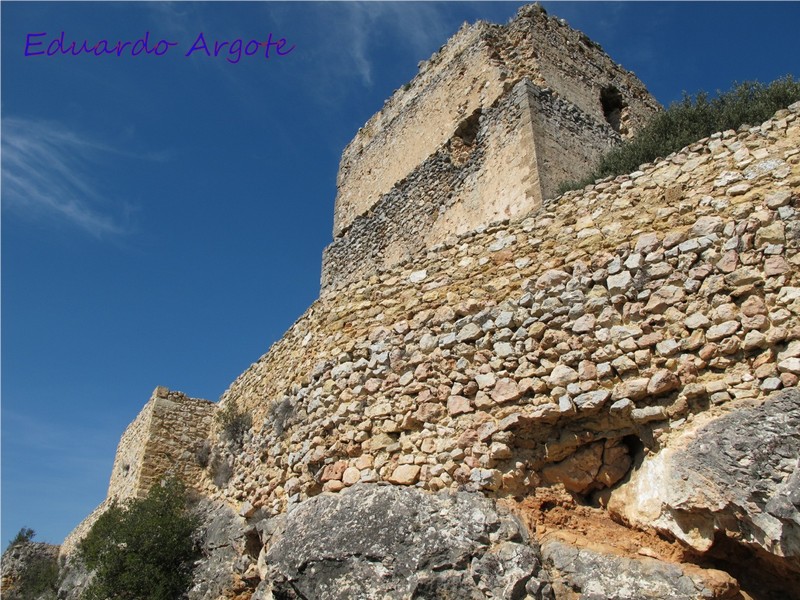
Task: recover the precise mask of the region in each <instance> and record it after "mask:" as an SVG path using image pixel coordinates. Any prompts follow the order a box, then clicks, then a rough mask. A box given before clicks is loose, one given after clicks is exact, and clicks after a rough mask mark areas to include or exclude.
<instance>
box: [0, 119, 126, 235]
mask: <svg viewBox="0 0 800 600" xmlns="http://www.w3.org/2000/svg"><path fill="white" fill-rule="evenodd" d="M2 133H3V135H2V139H3V142H2V188H3V206H4V208H6V209H9V210H13V211H15V212H17V213H19V214H21V215H23V216H25V217H28V218H35V219H41V220H48V221H51V222H54V223H68V224H71V225H73V226H76V227H78V228H80V229H82V230H84V231H85V232H87V233H89V234H91V235H93V236H95V237H97V238H106V237H111V236H119V235H122V234H125V233H128V232H129V228H130V223H129V214H130V212H131V210H132V207H131V206H130V205H129V204H128V203H126V202H123V201H120V200H119V199H114V198H109V197H108V196H107V195H106V194H104V193H103V191H102V186H103V183H104V181H103V179H102V177H99V176H98V175H97V173H98V172H99V171H101V168H100V167H101V163H102V159H103V157H104V156H107V155H108V154H116V153H117V152H116V151H115V150H114V149H113V148H110V147H108V146H106V145H104V144H102V143H99V142H96V141H93V140H91V139H88V138H86V137H84V136H81V135H79V134H77V133H76V132H73V131H70V130H68V129H66V128H64V127H63V126H61V125H59V124H57V123H52V122H46V121H39V120H32V119H24V118H16V117H12V118H5V119H3V122H2Z"/></svg>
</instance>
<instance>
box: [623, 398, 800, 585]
mask: <svg viewBox="0 0 800 600" xmlns="http://www.w3.org/2000/svg"><path fill="white" fill-rule="evenodd" d="M798 457H800V390H798V389H796V388H793V389H787V390H783V391H781V392H778V393H775V394H773V395H772V396H771V397H770V398H769V399H767V400H766V401H765V402H764V403H763V404H760V405H757V406H750V407H746V408H740V409H738V410H734V411H732V412H730V413H728V414H725V415H723V416H721V417H718V418H716V419H713V420H711V421H710V422H707V423H706V424H705V425H704V426H701V427H698V428H695V429H693V430H692V431H687V432H686V433H684V434H682V435H681V436H679V437H678V438H676V439H674V440H672V441H671V442H670V444H669V446H668V447H667V448H665V449H663V450H662V451H660V452H659V453H657V454H654V455H653V456H651V457H648V458H647V459H645V460H644V462H643V464H642V465H641V467H640V468H639V469H638V470H637V471H635V472H634V473H633V475H632V476H631V479H630V481H629V482H628V483H626V484H625V485H623V486H621V487H620V488H619V489H617V490H615V491H614V492H613V493H612V494H611V498H610V500H609V510H610V511H611V512H612V513H615V514H617V515H618V516H619V517H622V518H623V519H624V520H626V521H628V522H630V523H633V524H635V525H638V526H642V527H654V528H656V529H658V530H660V531H662V532H665V533H667V534H669V535H671V536H674V537H675V538H677V539H679V540H681V541H682V542H684V543H685V544H688V545H689V546H691V547H692V548H694V549H695V550H697V551H700V552H706V551H709V550H711V549H712V546H714V544H715V543H719V541H720V540H721V539H722V540H725V543H731V541H734V542H735V543H736V544H743V545H746V546H748V547H750V548H751V549H752V550H753V551H755V552H757V553H759V554H760V555H764V554H766V555H769V557H770V560H771V561H772V563H773V564H778V565H782V566H783V567H785V568H786V569H788V570H789V571H791V572H796V573H800V462H799V459H798ZM720 536H722V537H720Z"/></svg>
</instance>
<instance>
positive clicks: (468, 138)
mask: <svg viewBox="0 0 800 600" xmlns="http://www.w3.org/2000/svg"><path fill="white" fill-rule="evenodd" d="M480 119H481V109H480V108H479V109H477V110H475V112H473V113H472V114H471V115H470V116H468V117H467V118H466V119H464V120H463V121H461V123H459V124H458V127H456V130H455V133H453V137H457V138H459V139H460V140H461V141H462V142H463V143H464V145H466V146H472V144H474V143H475V138H476V137H478V129H479V127H480Z"/></svg>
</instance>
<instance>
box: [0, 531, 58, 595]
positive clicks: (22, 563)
mask: <svg viewBox="0 0 800 600" xmlns="http://www.w3.org/2000/svg"><path fill="white" fill-rule="evenodd" d="M58 550H59V547H58V546H54V545H52V544H45V543H43V542H31V541H28V542H19V543H16V544H12V545H10V546H9V547H8V548H7V549H6V551H5V552H3V557H2V583H0V589H2V597H3V598H6V599H7V600H51V599H54V598H55V586H56V583H57V580H58Z"/></svg>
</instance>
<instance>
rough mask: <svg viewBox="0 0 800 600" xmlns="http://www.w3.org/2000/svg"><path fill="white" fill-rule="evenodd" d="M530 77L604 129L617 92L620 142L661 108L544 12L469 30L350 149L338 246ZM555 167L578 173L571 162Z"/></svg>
mask: <svg viewBox="0 0 800 600" xmlns="http://www.w3.org/2000/svg"><path fill="white" fill-rule="evenodd" d="M526 77H527V78H528V79H530V80H531V81H532V82H533V83H534V84H536V85H538V86H539V87H541V88H550V89H552V90H554V92H555V93H556V94H558V95H560V96H561V97H562V98H564V99H567V100H569V101H570V102H571V103H573V104H575V105H576V106H577V107H578V108H579V109H580V110H581V111H583V112H584V113H586V114H587V115H589V116H590V117H591V118H592V119H593V120H594V121H597V122H600V123H603V122H605V121H606V118H607V117H606V114H605V113H604V110H603V105H602V102H601V91H602V90H603V89H606V88H610V87H612V86H613V88H614V89H616V90H617V91H618V92H619V94H620V98H621V101H622V102H623V103H624V104H625V105H626V107H625V108H624V109H623V111H622V113H621V114H620V115H619V118H618V121H620V122H621V123H620V125H618V130H619V131H620V132H621V133H623V135H628V134H629V133H631V132H632V131H634V130H635V129H636V128H637V127H640V126H641V125H642V123H643V122H644V121H645V120H646V119H647V117H648V116H650V115H651V114H652V113H653V111H655V110H657V109H658V103H657V102H656V101H655V100H654V99H653V98H652V96H650V94H649V93H648V92H647V90H646V89H645V87H644V85H643V84H642V83H641V82H640V81H639V80H638V79H637V78H636V77H635V76H634V75H633V74H631V73H629V72H627V71H625V70H624V69H622V68H621V67H620V66H619V65H617V64H616V63H614V62H613V61H612V60H611V59H610V58H609V57H608V56H607V55H606V54H605V53H604V52H603V51H602V49H601V48H600V46H598V45H597V44H595V43H594V42H591V41H590V40H589V39H588V38H587V37H586V36H585V35H583V34H582V33H580V32H578V31H575V30H573V29H570V28H569V27H568V26H567V25H566V23H565V22H564V21H563V20H560V19H555V18H552V17H549V16H547V14H546V13H545V12H544V10H543V9H541V8H540V7H538V6H527V7H524V8H522V9H520V11H519V12H518V14H517V16H516V17H515V19H514V20H513V21H512V22H511V23H509V24H508V25H506V26H503V25H493V24H489V23H485V22H479V23H476V24H475V25H472V26H467V25H465V26H464V27H462V29H461V30H460V31H459V32H458V33H457V34H456V35H455V36H454V37H453V38H452V39H451V40H450V41H449V42H448V43H447V44H446V45H445V46H443V47H442V49H441V50H440V51H439V52H437V53H436V54H434V55H433V56H432V57H431V59H430V60H428V61H425V62H423V63H421V65H420V71H419V73H418V74H417V76H416V77H415V78H414V79H413V80H412V81H411V82H410V83H409V84H408V85H407V86H404V87H403V88H402V89H401V90H398V91H397V92H395V94H394V95H393V96H392V97H391V98H390V99H389V100H387V102H386V103H385V104H384V107H383V108H382V110H381V111H380V112H379V113H377V114H376V115H374V116H373V117H372V118H371V119H370V120H369V121H368V122H367V123H366V124H365V125H364V127H362V128H361V129H360V130H359V132H358V134H357V135H356V137H355V138H354V139H353V141H352V142H351V143H350V144H349V145H348V146H347V148H345V150H344V152H343V154H342V159H341V163H340V168H339V174H338V177H337V187H338V195H337V198H336V207H335V211H334V237H339V236H340V235H341V234H342V233H343V232H344V231H345V230H347V229H348V228H349V227H350V226H351V225H352V223H353V221H354V220H355V219H356V218H357V217H358V216H359V215H363V214H365V213H366V212H367V211H368V210H369V209H370V208H371V207H372V206H373V205H374V204H375V203H376V202H377V201H378V200H379V199H380V198H381V196H383V195H384V194H387V193H388V192H389V191H390V190H391V189H392V188H393V187H394V186H395V184H397V183H398V182H400V181H402V180H403V179H404V178H405V177H407V176H408V175H409V174H410V173H411V172H412V171H413V170H414V169H415V168H417V166H418V165H420V164H421V163H422V162H423V161H425V160H426V159H427V158H428V157H429V156H431V155H432V154H434V153H435V152H436V151H437V149H439V148H440V147H441V146H442V145H443V144H445V143H446V142H447V141H448V140H450V139H451V137H452V136H453V134H454V132H455V131H456V130H457V129H458V127H459V126H460V124H461V123H462V122H463V121H464V120H465V119H467V118H468V117H469V116H470V115H472V114H473V113H475V111H477V110H484V109H487V108H489V107H490V106H492V105H493V104H495V103H496V102H497V100H498V99H499V98H500V97H501V96H502V95H504V94H505V93H506V92H507V91H508V90H509V89H510V88H511V87H512V86H513V85H514V84H515V83H516V82H518V81H520V80H521V79H523V78H526ZM454 90H458V92H457V93H454ZM559 160H560V161H563V162H567V163H570V162H572V163H574V164H579V158H578V157H573V156H570V155H564V156H562V157H560V159H559Z"/></svg>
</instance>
